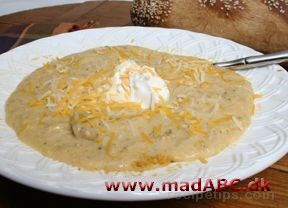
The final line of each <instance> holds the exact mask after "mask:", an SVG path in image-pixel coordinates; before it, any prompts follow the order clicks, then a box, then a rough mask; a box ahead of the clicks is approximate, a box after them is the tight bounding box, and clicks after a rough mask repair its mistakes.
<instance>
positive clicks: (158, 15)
mask: <svg viewBox="0 0 288 208" xmlns="http://www.w3.org/2000/svg"><path fill="white" fill-rule="evenodd" d="M171 8H172V0H134V3H133V5H132V7H131V10H130V14H131V19H132V22H133V23H134V24H135V25H142V26H146V25H147V26H148V25H149V26H157V25H159V24H161V23H164V22H167V20H168V16H169V14H170V13H171Z"/></svg>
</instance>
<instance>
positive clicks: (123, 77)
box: [106, 60, 170, 109]
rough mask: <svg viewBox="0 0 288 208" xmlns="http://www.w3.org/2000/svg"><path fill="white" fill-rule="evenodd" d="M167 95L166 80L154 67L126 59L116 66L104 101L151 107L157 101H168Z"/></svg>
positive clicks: (144, 107)
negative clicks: (134, 103) (133, 103)
mask: <svg viewBox="0 0 288 208" xmlns="http://www.w3.org/2000/svg"><path fill="white" fill-rule="evenodd" d="M169 95H170V93H169V89H168V87H167V84H166V82H165V81H164V80H163V79H162V78H161V77H160V76H159V75H158V74H157V72H156V71H155V69H154V68H152V67H148V66H140V65H138V64H137V63H136V62H135V61H133V60H127V61H125V62H123V63H121V64H120V65H118V66H117V67H116V72H115V75H114V76H113V78H112V87H111V88H110V90H109V91H108V92H107V94H106V101H108V102H112V101H114V102H136V103H139V104H141V108H143V109H151V108H154V106H155V104H157V103H161V102H166V101H168V99H169Z"/></svg>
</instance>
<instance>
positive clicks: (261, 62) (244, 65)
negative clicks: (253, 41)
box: [213, 50, 288, 70]
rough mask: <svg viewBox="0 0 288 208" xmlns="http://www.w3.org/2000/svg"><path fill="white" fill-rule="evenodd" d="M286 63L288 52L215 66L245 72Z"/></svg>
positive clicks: (219, 63) (242, 59)
mask: <svg viewBox="0 0 288 208" xmlns="http://www.w3.org/2000/svg"><path fill="white" fill-rule="evenodd" d="M285 61H288V50H286V51H281V52H276V53H271V54H266V55H260V56H249V57H245V58H241V59H236V60H232V61H226V62H218V63H214V64H213V65H214V66H218V67H223V68H230V69H232V70H241V69H242V70H243V69H251V68H255V67H262V66H267V65H271V64H279V63H283V62H285Z"/></svg>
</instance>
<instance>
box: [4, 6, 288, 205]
mask: <svg viewBox="0 0 288 208" xmlns="http://www.w3.org/2000/svg"><path fill="white" fill-rule="evenodd" d="M130 4H131V3H129V2H107V1H105V2H87V3H82V4H72V5H64V6H57V7H50V8H42V9H36V10H32V11H25V12H20V13H16V14H11V15H7V16H2V17H0V33H3V32H4V31H5V30H6V29H7V28H9V27H11V26H13V25H17V24H20V23H23V22H33V23H41V24H46V23H47V24H51V23H60V22H74V23H85V22H87V21H89V20H94V21H95V22H96V24H95V27H106V26H127V25H132V23H131V21H130V17H129V7H130ZM255 177H258V178H265V179H266V180H269V181H270V182H271V185H270V189H271V193H273V196H274V197H271V196H272V195H270V197H269V196H268V197H267V196H265V194H262V195H257V197H252V198H247V197H246V196H245V192H242V193H239V194H238V195H237V199H229V200H225V201H224V200H223V199H219V198H218V199H217V198H215V199H207V198H206V199H205V195H203V198H204V199H201V200H199V201H198V202H196V200H195V199H194V200H193V199H191V198H190V199H189V198H186V199H171V200H163V201H150V202H125V203H124V202H105V201H92V200H83V199H76V198H70V197H64V196H59V195H55V194H50V193H47V192H42V191H39V190H35V189H32V188H29V187H26V186H22V185H20V184H17V183H15V182H13V181H10V180H8V179H6V178H4V177H0V207H18V206H19V207H20V206H24V207H25V206H26V205H27V206H31V205H34V206H35V205H36V206H37V205H39V206H42V205H45V206H49V207H55V206H57V205H60V206H63V207H69V206H81V207H82V206H83V207H94V206H95V207H96V206H99V207H109V208H110V207H112V206H114V207H125V208H126V207H128V206H132V207H150V208H152V207H157V208H159V207H219V208H220V207H223V208H224V207H225V208H227V207H240V208H243V207H245V208H246V207H283V208H284V207H288V183H287V180H288V156H287V155H286V156H285V157H284V158H282V159H281V160H280V161H278V162H277V163H275V164H274V165H272V166H271V167H270V168H268V169H266V170H264V171H262V172H261V173H259V174H257V175H255V176H253V177H250V178H249V179H247V180H245V181H242V182H241V183H240V184H239V185H242V186H246V185H247V184H248V183H249V182H250V181H251V180H252V179H253V178H255ZM229 193H232V192H229ZM265 197H266V199H265ZM257 198H258V199H257Z"/></svg>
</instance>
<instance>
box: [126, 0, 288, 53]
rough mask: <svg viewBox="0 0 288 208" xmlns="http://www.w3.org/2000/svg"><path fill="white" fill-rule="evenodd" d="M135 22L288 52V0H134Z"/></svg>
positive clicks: (268, 50) (133, 20)
mask: <svg viewBox="0 0 288 208" xmlns="http://www.w3.org/2000/svg"><path fill="white" fill-rule="evenodd" d="M131 19H132V22H133V23H134V24H135V25H140V26H159V27H169V28H181V29H188V30H191V31H194V32H201V33H207V34H210V35H214V36H220V37H224V38H228V39H231V40H234V41H236V42H239V43H241V44H244V45H247V46H249V47H251V48H254V49H256V50H258V51H261V52H266V53H267V52H274V51H280V50H287V49H288V0H245V1H243V0H134V2H133V5H132V8H131Z"/></svg>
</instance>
